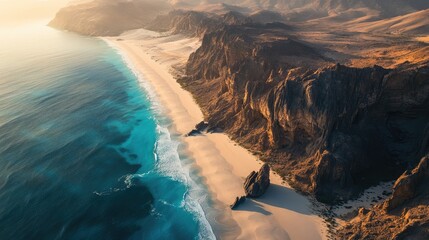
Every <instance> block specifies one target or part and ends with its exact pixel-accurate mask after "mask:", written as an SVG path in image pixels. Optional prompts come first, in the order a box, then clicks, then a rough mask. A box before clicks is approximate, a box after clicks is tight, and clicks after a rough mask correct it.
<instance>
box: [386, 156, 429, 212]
mask: <svg viewBox="0 0 429 240" xmlns="http://www.w3.org/2000/svg"><path fill="white" fill-rule="evenodd" d="M428 177H429V157H428V156H426V157H424V158H422V160H421V161H420V163H419V165H418V166H417V167H416V168H414V169H413V170H412V171H406V172H405V173H404V174H402V176H401V177H399V178H398V180H396V182H395V185H394V186H393V194H392V197H390V198H389V199H388V200H387V201H386V202H385V203H384V210H385V211H387V212H390V211H391V210H393V209H395V208H397V207H398V206H400V205H401V204H403V203H405V202H406V201H408V200H410V199H412V198H414V197H415V196H416V194H417V189H418V187H419V186H420V185H421V184H422V182H423V181H424V179H425V178H428Z"/></svg>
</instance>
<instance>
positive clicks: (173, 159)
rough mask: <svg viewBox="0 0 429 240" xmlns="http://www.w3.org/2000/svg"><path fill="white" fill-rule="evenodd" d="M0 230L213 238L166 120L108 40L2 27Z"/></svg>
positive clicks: (200, 192) (46, 235)
mask: <svg viewBox="0 0 429 240" xmlns="http://www.w3.org/2000/svg"><path fill="white" fill-rule="evenodd" d="M0 39H1V40H0V239H2V240H7V239H14V240H15V239H18V240H19V239H211V238H214V236H213V232H212V230H211V228H210V226H209V224H208V222H207V220H206V217H205V214H204V212H203V211H202V207H201V205H204V204H208V203H207V201H208V200H207V199H206V198H207V193H206V190H205V189H204V187H202V186H198V184H196V183H195V182H194V181H193V180H192V179H191V178H190V177H189V175H190V174H189V173H188V172H187V170H186V169H185V168H184V167H183V166H182V165H183V163H182V160H181V158H183V156H181V155H179V153H178V148H179V143H178V142H177V141H175V140H174V136H171V135H170V132H169V131H168V126H169V124H170V123H169V120H168V119H167V118H165V117H164V116H162V111H161V110H160V109H159V107H158V106H157V104H156V102H154V100H153V98H152V97H151V96H150V94H149V90H148V89H146V90H145V89H144V88H142V87H141V86H140V85H139V82H138V79H137V77H136V75H135V74H133V72H132V71H131V70H130V69H129V68H128V67H127V66H126V65H125V64H124V62H123V60H122V59H121V57H120V56H119V55H118V54H117V53H116V52H115V50H113V49H112V48H110V47H109V46H108V45H107V44H106V43H105V42H103V41H102V40H99V39H95V38H89V37H82V36H78V35H75V34H71V33H65V32H60V31H56V30H53V29H50V28H47V27H43V26H37V25H31V26H21V27H8V28H2V29H1V30H0Z"/></svg>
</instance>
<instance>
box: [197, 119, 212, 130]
mask: <svg viewBox="0 0 429 240" xmlns="http://www.w3.org/2000/svg"><path fill="white" fill-rule="evenodd" d="M208 127H209V123H208V122H204V121H201V122H200V123H198V124H197V125H195V129H196V130H198V131H200V132H204V131H206V130H207V128H208Z"/></svg>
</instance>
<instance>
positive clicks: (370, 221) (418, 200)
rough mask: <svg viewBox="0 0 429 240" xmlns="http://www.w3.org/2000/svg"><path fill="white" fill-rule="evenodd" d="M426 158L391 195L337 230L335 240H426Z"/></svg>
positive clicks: (428, 171) (428, 223)
mask: <svg viewBox="0 0 429 240" xmlns="http://www.w3.org/2000/svg"><path fill="white" fill-rule="evenodd" d="M428 163H429V158H428V157H427V156H426V157H424V158H422V160H421V161H420V163H419V165H418V166H417V167H416V168H414V169H413V170H411V171H406V172H405V173H404V174H403V175H402V176H401V177H400V178H399V179H398V180H397V181H396V183H395V185H394V187H393V190H394V192H393V195H392V197H391V198H389V199H388V200H386V201H385V202H384V203H383V204H379V205H376V206H375V207H374V208H373V209H372V210H364V209H361V210H360V211H359V214H358V215H357V216H356V217H355V218H354V219H352V220H351V221H350V223H349V224H347V225H346V226H345V227H343V228H341V229H340V230H339V231H338V234H337V239H350V240H351V239H356V240H357V239H417V240H420V239H422V240H423V239H429V215H428V212H429V188H428V187H427V186H428V184H429V166H428Z"/></svg>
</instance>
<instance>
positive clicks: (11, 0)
mask: <svg viewBox="0 0 429 240" xmlns="http://www.w3.org/2000/svg"><path fill="white" fill-rule="evenodd" d="M68 2H69V0H0V24H1V23H14V22H25V21H32V20H37V19H49V18H52V17H53V16H54V15H55V13H56V12H57V11H58V9H59V8H61V7H63V6H65V5H67V3H68Z"/></svg>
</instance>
